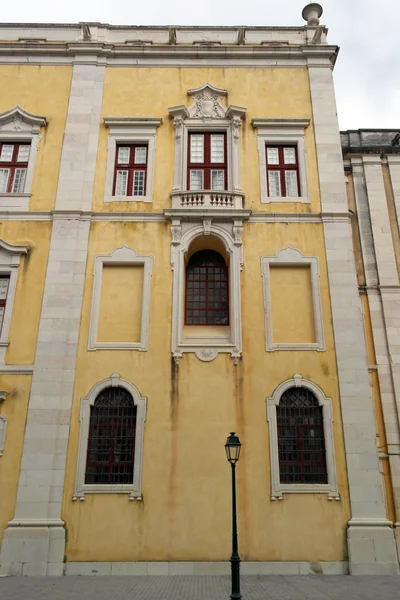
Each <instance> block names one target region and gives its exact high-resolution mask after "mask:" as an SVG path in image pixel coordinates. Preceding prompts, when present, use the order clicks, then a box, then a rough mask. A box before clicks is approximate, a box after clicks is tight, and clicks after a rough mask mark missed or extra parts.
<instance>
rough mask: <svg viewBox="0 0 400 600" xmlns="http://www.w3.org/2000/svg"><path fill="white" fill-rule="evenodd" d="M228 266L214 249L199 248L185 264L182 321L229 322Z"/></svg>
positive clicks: (226, 323) (212, 323)
mask: <svg viewBox="0 0 400 600" xmlns="http://www.w3.org/2000/svg"><path fill="white" fill-rule="evenodd" d="M228 290H229V281H228V267H227V266H226V263H225V260H224V259H223V257H222V256H221V255H220V254H218V252H215V251H214V250H200V251H199V252H196V253H195V254H193V256H191V258H190V260H189V262H188V265H187V267H186V308H185V325H229V292H228Z"/></svg>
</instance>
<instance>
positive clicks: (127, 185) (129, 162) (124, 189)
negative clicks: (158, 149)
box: [113, 144, 148, 196]
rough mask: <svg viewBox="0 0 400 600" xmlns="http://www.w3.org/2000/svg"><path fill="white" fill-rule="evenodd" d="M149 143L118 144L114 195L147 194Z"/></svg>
mask: <svg viewBox="0 0 400 600" xmlns="http://www.w3.org/2000/svg"><path fill="white" fill-rule="evenodd" d="M147 150H148V148H147V145H138V144H130V145H129V144H121V145H117V152H116V157H115V173H114V186H113V196H145V195H146V179H147V153H148V152H147Z"/></svg>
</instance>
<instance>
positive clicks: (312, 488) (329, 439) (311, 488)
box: [266, 374, 340, 500]
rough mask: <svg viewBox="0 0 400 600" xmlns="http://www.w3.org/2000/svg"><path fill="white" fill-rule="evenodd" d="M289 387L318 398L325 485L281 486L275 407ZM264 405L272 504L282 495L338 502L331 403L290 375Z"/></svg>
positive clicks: (316, 389) (309, 384)
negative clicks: (325, 497) (317, 496)
mask: <svg viewBox="0 0 400 600" xmlns="http://www.w3.org/2000/svg"><path fill="white" fill-rule="evenodd" d="M291 387H304V388H307V389H309V390H310V391H311V392H312V393H313V394H314V396H315V397H316V398H317V400H318V403H319V405H320V406H322V415H323V422H324V436H325V450H326V469H327V474H328V483H325V484H322V483H312V484H309V483H280V477H279V451H278V426H277V418H276V407H277V406H278V404H279V402H280V399H281V396H282V394H283V393H284V392H286V390H288V389H290V388H291ZM266 405H267V421H268V422H269V442H270V461H271V500H276V499H278V500H282V499H283V494H294V493H295V494H328V500H333V499H334V500H340V496H339V492H338V485H337V477H336V462H335V449H334V441H333V415H332V399H331V398H327V397H326V396H325V394H324V392H323V391H322V390H321V388H320V387H319V386H318V385H316V384H315V383H313V382H312V381H309V380H307V379H304V378H303V377H302V376H301V375H299V374H296V375H293V377H292V379H288V380H287V381H284V382H283V383H281V384H280V385H278V387H277V388H276V390H275V391H274V393H273V395H272V396H271V397H269V398H267V399H266Z"/></svg>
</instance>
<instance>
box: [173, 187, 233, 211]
mask: <svg viewBox="0 0 400 600" xmlns="http://www.w3.org/2000/svg"><path fill="white" fill-rule="evenodd" d="M171 198H172V210H182V209H190V210H193V211H204V210H206V211H208V210H211V211H214V210H218V211H224V210H243V208H244V194H240V193H238V192H226V191H223V190H222V191H214V190H199V191H189V192H172V194H171Z"/></svg>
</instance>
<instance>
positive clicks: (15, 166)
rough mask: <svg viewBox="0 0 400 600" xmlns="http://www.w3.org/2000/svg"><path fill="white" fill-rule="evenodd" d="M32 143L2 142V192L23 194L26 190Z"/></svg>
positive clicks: (0, 147)
mask: <svg viewBox="0 0 400 600" xmlns="http://www.w3.org/2000/svg"><path fill="white" fill-rule="evenodd" d="M30 150H31V145H30V144H27V143H26V142H25V143H20V144H19V143H13V142H0V193H1V194H22V193H23V192H24V190H25V181H26V173H27V169H28V162H29V155H30Z"/></svg>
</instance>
